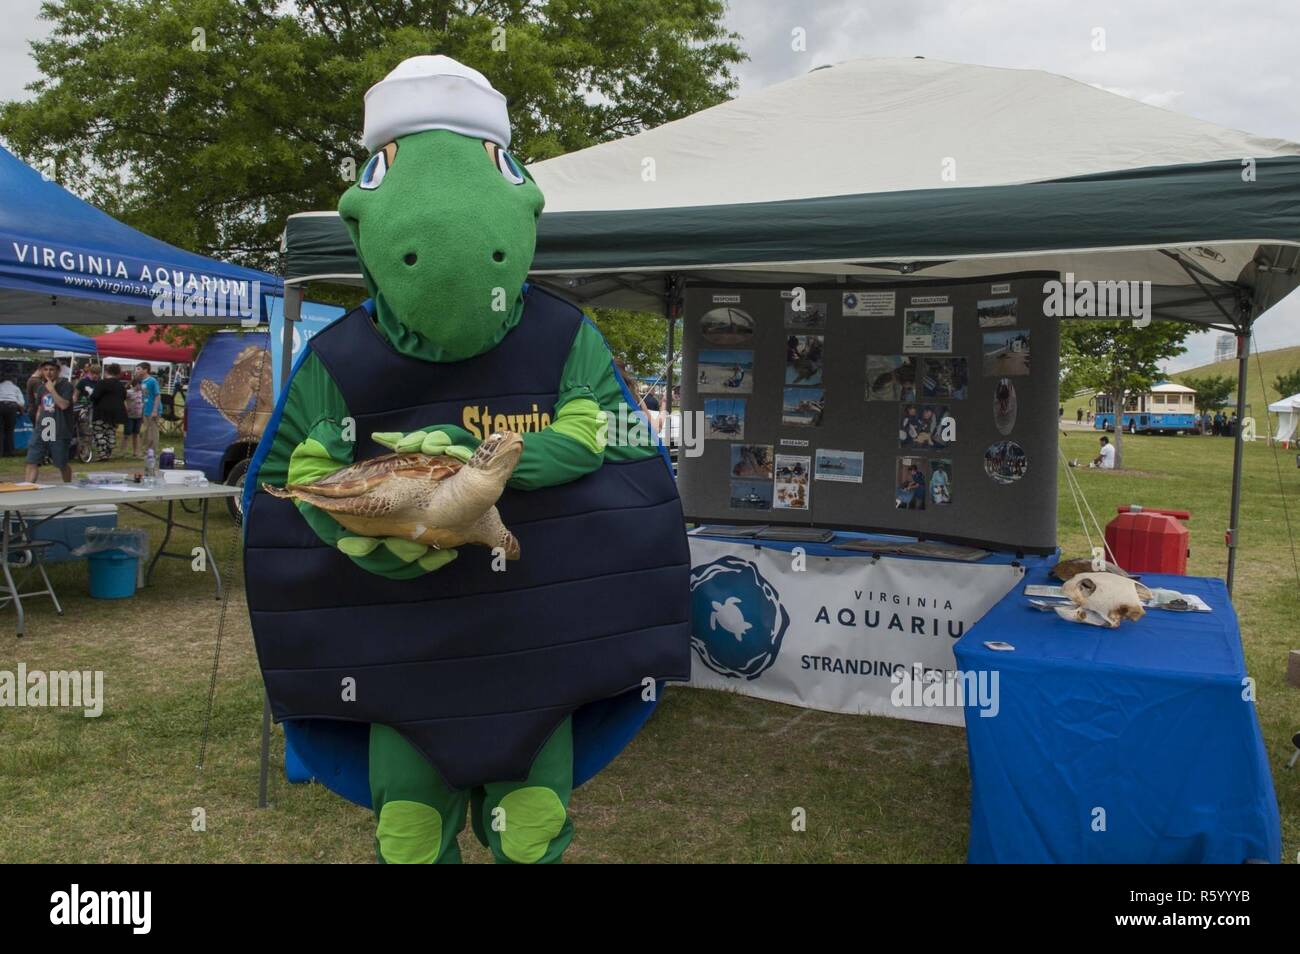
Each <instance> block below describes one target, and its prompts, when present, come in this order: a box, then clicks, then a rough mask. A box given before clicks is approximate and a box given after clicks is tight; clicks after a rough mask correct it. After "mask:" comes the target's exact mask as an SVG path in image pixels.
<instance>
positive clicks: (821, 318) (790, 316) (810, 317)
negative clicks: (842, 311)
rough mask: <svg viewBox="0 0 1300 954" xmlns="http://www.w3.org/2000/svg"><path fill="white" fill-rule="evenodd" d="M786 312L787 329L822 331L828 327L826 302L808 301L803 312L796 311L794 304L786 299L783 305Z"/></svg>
mask: <svg viewBox="0 0 1300 954" xmlns="http://www.w3.org/2000/svg"><path fill="white" fill-rule="evenodd" d="M782 304H783V307H784V312H785V326H786V327H787V328H801V329H803V330H804V331H820V330H821V329H822V328H825V327H826V310H827V309H826V302H824V301H808V302H804V310H803V311H795V310H794V308H793V307H792V306H793V304H794V303H793V302H792V301H791V300H790V299H788V298H787V299H786V300H785V301H784V302H783V303H782Z"/></svg>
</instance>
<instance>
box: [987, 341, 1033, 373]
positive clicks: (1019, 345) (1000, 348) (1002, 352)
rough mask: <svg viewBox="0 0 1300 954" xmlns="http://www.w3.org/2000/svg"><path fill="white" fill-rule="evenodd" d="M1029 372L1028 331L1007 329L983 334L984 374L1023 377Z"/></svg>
mask: <svg viewBox="0 0 1300 954" xmlns="http://www.w3.org/2000/svg"><path fill="white" fill-rule="evenodd" d="M1028 373H1029V332H1028V331H1016V330H1014V329H1007V330H1006V331H989V332H985V334H984V376H985V377H989V378H999V377H1013V378H1014V377H1023V376H1024V375H1026V374H1028Z"/></svg>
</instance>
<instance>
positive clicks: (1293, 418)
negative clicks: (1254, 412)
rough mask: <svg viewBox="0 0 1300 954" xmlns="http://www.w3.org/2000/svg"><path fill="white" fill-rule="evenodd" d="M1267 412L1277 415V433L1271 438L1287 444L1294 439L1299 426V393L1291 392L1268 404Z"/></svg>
mask: <svg viewBox="0 0 1300 954" xmlns="http://www.w3.org/2000/svg"><path fill="white" fill-rule="evenodd" d="M1268 410H1269V413H1271V414H1276V415H1277V433H1276V434H1274V435H1273V440H1275V441H1276V442H1277V443H1279V444H1289V443H1290V442H1291V441H1293V440H1295V432H1296V429H1297V427H1300V394H1293V395H1291V396H1290V397H1287V398H1283V399H1282V400H1280V401H1274V402H1273V403H1272V404H1270V405H1269V406H1268Z"/></svg>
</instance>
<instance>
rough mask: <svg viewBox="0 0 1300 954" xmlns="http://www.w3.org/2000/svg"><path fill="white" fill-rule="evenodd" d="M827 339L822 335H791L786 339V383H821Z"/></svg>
mask: <svg viewBox="0 0 1300 954" xmlns="http://www.w3.org/2000/svg"><path fill="white" fill-rule="evenodd" d="M825 344H826V339H825V338H824V337H823V336H821V335H790V336H788V337H787V338H786V339H785V383H786V384H821V383H822V364H823V362H824V361H825Z"/></svg>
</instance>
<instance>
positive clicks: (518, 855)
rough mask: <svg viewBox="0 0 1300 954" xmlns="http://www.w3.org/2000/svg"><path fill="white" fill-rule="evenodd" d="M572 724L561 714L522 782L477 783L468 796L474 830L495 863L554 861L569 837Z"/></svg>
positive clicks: (562, 850) (571, 837)
mask: <svg viewBox="0 0 1300 954" xmlns="http://www.w3.org/2000/svg"><path fill="white" fill-rule="evenodd" d="M572 791H573V725H572V719H565V720H564V721H563V722H562V723H560V725H559V727H558V728H556V730H555V732H554V733H553V734H552V735H551V738H550V739H549V740H548V741H547V743H546V745H544V746H543V747H542V751H541V752H539V753H538V755H537V758H536V759H535V760H534V761H533V766H532V769H531V770H530V771H529V773H528V778H526V779H525V780H524V781H522V782H498V783H491V784H488V785H485V786H483V788H482V789H481V790H480V791H478V792H475V797H474V805H473V808H474V833H475V834H476V835H477V836H478V838H479V840H480V841H482V842H484V843H485V844H486V845H487V846H488V847H489V848H491V849H492V857H493V858H495V859H496V861H497V863H498V864H521V865H536V864H555V863H557V862H559V860H560V858H561V857H562V856H563V855H564V850H565V849H566V848H568V847H569V842H571V841H572V840H573V822H571V821H570V820H569V816H568V809H569V797H570V795H571V793H572Z"/></svg>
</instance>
